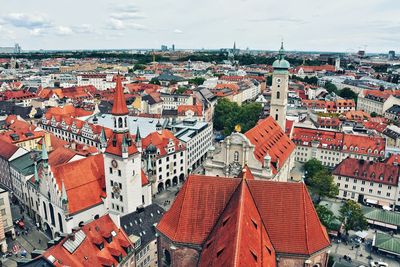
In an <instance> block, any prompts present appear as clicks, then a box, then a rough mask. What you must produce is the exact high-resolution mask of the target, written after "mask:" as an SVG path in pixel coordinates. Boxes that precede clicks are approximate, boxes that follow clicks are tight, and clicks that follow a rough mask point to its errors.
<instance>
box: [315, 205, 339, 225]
mask: <svg viewBox="0 0 400 267" xmlns="http://www.w3.org/2000/svg"><path fill="white" fill-rule="evenodd" d="M315 210H316V211H317V214H318V217H319V220H320V221H321V223H322V224H323V225H324V226H325V227H326V228H328V229H330V230H337V229H334V228H335V227H334V225H335V220H337V218H336V216H335V215H334V214H333V212H332V211H331V210H330V209H328V208H327V207H325V206H323V205H316V206H315Z"/></svg>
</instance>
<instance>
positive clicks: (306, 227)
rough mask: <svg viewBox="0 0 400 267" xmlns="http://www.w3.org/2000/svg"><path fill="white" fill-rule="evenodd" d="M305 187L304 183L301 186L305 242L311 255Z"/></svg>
mask: <svg viewBox="0 0 400 267" xmlns="http://www.w3.org/2000/svg"><path fill="white" fill-rule="evenodd" d="M304 190H305V185H304V183H302V186H301V191H302V193H301V195H302V201H303V207H304V211H303V215H304V228H305V242H306V248H307V252H308V254H310V247H309V246H308V243H309V242H308V225H307V214H306V213H307V206H306V199H305V192H304Z"/></svg>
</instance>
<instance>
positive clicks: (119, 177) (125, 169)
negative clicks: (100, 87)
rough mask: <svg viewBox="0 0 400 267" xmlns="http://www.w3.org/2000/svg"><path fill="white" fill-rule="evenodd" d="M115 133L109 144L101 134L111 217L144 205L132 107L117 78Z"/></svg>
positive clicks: (139, 158)
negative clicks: (130, 121)
mask: <svg viewBox="0 0 400 267" xmlns="http://www.w3.org/2000/svg"><path fill="white" fill-rule="evenodd" d="M111 114H112V120H113V133H112V134H111V136H110V137H109V139H108V140H107V138H106V136H105V132H104V131H102V133H101V138H100V139H101V143H102V151H103V152H104V173H105V182H106V184H105V186H106V192H107V208H108V210H109V213H110V214H114V215H123V214H127V213H131V212H133V211H136V208H137V207H138V206H140V205H142V204H143V203H142V181H141V153H140V151H139V150H138V148H137V147H136V144H135V142H134V141H133V139H132V136H131V134H130V133H129V126H128V114H129V111H128V107H127V106H126V100H125V96H124V92H123V89H122V81H121V77H120V76H119V75H118V76H117V81H116V87H115V92H114V103H113V108H112V111H111Z"/></svg>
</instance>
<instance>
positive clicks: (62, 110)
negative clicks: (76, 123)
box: [46, 104, 93, 118]
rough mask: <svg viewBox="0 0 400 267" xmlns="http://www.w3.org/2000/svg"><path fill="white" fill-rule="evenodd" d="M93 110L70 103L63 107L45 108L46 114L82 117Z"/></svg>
mask: <svg viewBox="0 0 400 267" xmlns="http://www.w3.org/2000/svg"><path fill="white" fill-rule="evenodd" d="M92 114H93V111H88V110H84V109H81V108H75V107H74V106H73V105H72V104H70V105H65V106H64V107H51V108H49V109H48V110H47V112H46V115H52V116H69V117H74V118H75V117H83V116H89V115H92Z"/></svg>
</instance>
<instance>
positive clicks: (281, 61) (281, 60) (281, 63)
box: [272, 42, 290, 70]
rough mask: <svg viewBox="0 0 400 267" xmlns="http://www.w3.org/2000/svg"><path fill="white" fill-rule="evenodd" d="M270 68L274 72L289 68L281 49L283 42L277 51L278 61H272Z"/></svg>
mask: <svg viewBox="0 0 400 267" xmlns="http://www.w3.org/2000/svg"><path fill="white" fill-rule="evenodd" d="M272 67H273V68H274V69H276V70H287V69H289V68H290V63H289V62H288V61H287V60H286V59H285V50H284V49H283V42H282V44H281V49H280V50H279V55H278V59H277V60H275V61H274V63H273V64H272Z"/></svg>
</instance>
